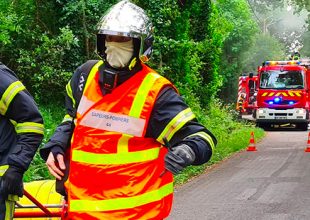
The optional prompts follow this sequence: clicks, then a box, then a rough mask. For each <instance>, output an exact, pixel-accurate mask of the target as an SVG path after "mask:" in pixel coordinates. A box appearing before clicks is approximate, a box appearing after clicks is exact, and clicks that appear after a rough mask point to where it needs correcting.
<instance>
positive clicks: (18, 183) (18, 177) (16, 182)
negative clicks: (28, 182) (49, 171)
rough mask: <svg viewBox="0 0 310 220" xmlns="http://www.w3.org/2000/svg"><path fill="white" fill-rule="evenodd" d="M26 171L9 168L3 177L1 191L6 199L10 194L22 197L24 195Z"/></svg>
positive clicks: (13, 167)
mask: <svg viewBox="0 0 310 220" xmlns="http://www.w3.org/2000/svg"><path fill="white" fill-rule="evenodd" d="M23 175H24V170H22V169H20V168H18V167H15V166H9V168H8V169H7V170H6V172H5V173H4V175H3V176H2V182H1V189H2V193H3V194H4V196H5V197H7V196H8V195H9V194H12V195H18V196H19V197H22V196H23V194H24V187H23Z"/></svg>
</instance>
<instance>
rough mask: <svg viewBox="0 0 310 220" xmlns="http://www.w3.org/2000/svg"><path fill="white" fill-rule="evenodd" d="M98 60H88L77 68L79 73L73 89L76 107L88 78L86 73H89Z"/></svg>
mask: <svg viewBox="0 0 310 220" xmlns="http://www.w3.org/2000/svg"><path fill="white" fill-rule="evenodd" d="M98 61H99V60H88V61H87V62H86V63H84V64H83V65H82V66H81V68H79V69H78V71H79V72H80V73H81V74H80V78H79V82H78V86H77V88H76V90H75V103H76V106H75V107H76V109H77V108H78V106H79V103H80V100H81V98H82V94H83V90H84V87H85V84H86V81H87V78H88V75H89V73H90V70H91V69H92V68H93V66H94V65H95V64H96V63H97V62H98Z"/></svg>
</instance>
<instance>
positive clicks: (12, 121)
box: [10, 119, 17, 127]
mask: <svg viewBox="0 0 310 220" xmlns="http://www.w3.org/2000/svg"><path fill="white" fill-rule="evenodd" d="M10 122H11V123H12V125H14V127H15V126H16V125H17V122H16V121H14V120H13V119H10Z"/></svg>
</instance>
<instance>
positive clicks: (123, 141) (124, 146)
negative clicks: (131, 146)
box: [117, 134, 133, 153]
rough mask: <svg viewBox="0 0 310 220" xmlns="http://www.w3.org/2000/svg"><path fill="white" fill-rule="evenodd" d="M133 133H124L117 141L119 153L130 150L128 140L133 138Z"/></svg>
mask: <svg viewBox="0 0 310 220" xmlns="http://www.w3.org/2000/svg"><path fill="white" fill-rule="evenodd" d="M132 137H133V136H132V135H128V134H123V135H122V136H121V138H120V139H119V140H118V143H117V153H126V152H128V141H129V139H130V138H132Z"/></svg>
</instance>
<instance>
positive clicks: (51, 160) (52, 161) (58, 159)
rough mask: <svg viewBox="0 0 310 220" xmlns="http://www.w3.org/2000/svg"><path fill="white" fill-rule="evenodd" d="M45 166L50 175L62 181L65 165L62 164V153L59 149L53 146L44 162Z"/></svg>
mask: <svg viewBox="0 0 310 220" xmlns="http://www.w3.org/2000/svg"><path fill="white" fill-rule="evenodd" d="M46 165H47V168H48V170H49V171H50V173H51V174H52V175H53V176H54V177H56V179H58V180H61V179H62V177H63V176H64V172H63V171H64V170H65V169H66V165H65V162H64V152H63V150H62V148H61V147H59V146H55V147H53V148H52V149H51V152H50V153H49V155H48V158H47V160H46Z"/></svg>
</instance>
